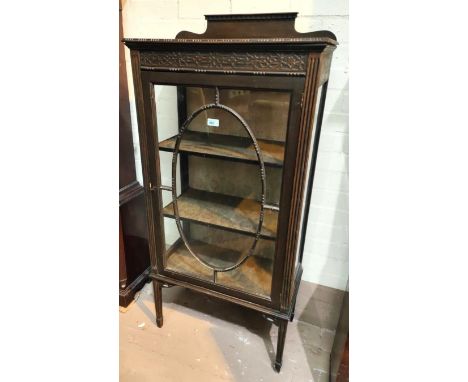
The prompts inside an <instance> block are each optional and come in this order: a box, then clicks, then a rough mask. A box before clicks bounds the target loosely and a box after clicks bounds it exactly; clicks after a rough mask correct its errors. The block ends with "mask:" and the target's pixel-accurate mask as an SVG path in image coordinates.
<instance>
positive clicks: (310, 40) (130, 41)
mask: <svg viewBox="0 0 468 382" xmlns="http://www.w3.org/2000/svg"><path fill="white" fill-rule="evenodd" d="M122 41H123V42H124V43H125V44H126V45H128V46H129V47H131V45H134V44H141V43H143V44H145V43H146V44H147V43H152V44H165V43H171V44H278V43H279V44H291V43H298V44H319V43H321V44H326V45H338V43H337V42H336V41H335V40H333V39H332V38H329V37H292V38H177V39H170V38H124V39H123V40H122Z"/></svg>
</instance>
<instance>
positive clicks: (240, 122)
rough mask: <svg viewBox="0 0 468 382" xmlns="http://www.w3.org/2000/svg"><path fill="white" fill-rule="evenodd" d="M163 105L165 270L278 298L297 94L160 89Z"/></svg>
mask: <svg viewBox="0 0 468 382" xmlns="http://www.w3.org/2000/svg"><path fill="white" fill-rule="evenodd" d="M155 102H156V112H157V123H158V137H159V147H158V149H159V154H160V158H161V159H160V163H161V169H160V172H161V183H163V184H164V185H165V186H168V187H167V190H166V191H163V214H164V221H165V223H164V226H165V227H164V228H165V240H166V253H165V255H164V256H165V257H164V263H165V269H166V270H168V271H171V272H173V273H180V274H183V275H185V276H190V277H193V278H197V279H201V280H203V281H206V282H210V283H215V284H219V285H222V286H225V287H228V288H232V289H235V290H239V291H242V292H246V293H250V294H254V295H257V296H261V297H264V298H269V297H270V295H271V281H272V273H273V263H274V254H275V248H276V239H277V238H276V231H277V224H278V209H279V200H280V195H279V194H280V190H281V179H282V171H283V160H284V147H285V137H286V129H287V124H288V115H289V103H290V93H289V92H285V91H258V90H251V89H217V88H216V87H214V86H213V87H184V86H180V85H179V86H171V85H155ZM174 163H175V164H176V167H175V169H176V172H175V176H173V165H174ZM174 187H175V188H176V189H175V193H173V192H172V188H174Z"/></svg>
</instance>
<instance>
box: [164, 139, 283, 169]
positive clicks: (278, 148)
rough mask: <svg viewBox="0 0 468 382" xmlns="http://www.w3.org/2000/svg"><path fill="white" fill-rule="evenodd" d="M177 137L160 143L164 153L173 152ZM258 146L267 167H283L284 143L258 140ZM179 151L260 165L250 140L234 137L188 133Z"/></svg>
mask: <svg viewBox="0 0 468 382" xmlns="http://www.w3.org/2000/svg"><path fill="white" fill-rule="evenodd" d="M176 138H177V136H173V137H171V138H169V139H166V140H165V141H162V142H160V143H159V149H160V150H162V151H170V152H173V151H174V148H175V142H176ZM257 142H258V146H259V147H260V151H261V154H262V158H263V162H264V163H265V165H269V166H274V167H282V166H283V159H284V143H282V142H274V141H265V140H261V139H258V140H257ZM179 151H180V152H183V153H189V154H192V155H198V156H206V157H212V158H222V159H230V160H237V161H241V162H249V163H258V158H257V154H256V152H255V149H254V147H253V144H252V141H251V140H250V139H249V138H243V137H235V136H232V135H222V134H207V133H198V132H193V131H186V132H185V133H184V135H183V137H182V140H181V142H180V147H179Z"/></svg>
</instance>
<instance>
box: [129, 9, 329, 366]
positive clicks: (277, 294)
mask: <svg viewBox="0 0 468 382" xmlns="http://www.w3.org/2000/svg"><path fill="white" fill-rule="evenodd" d="M296 16H297V14H296V13H278V14H251V15H211V16H206V19H207V22H208V25H207V29H206V31H205V32H204V33H203V34H195V33H190V32H180V33H179V34H178V35H177V37H176V38H175V39H170V40H168V39H133V38H127V39H124V42H125V44H126V45H127V46H128V48H129V49H130V54H131V63H132V71H133V82H134V89H135V99H136V107H137V117H138V128H139V135H140V147H141V156H142V167H143V177H144V189H145V199H146V207H147V225H148V237H149V246H150V257H151V266H152V268H151V275H150V276H151V278H152V279H153V286H154V296H155V305H156V317H157V318H156V322H157V325H158V326H159V327H161V326H162V324H163V312H162V287H164V286H174V285H177V286H182V287H186V288H190V289H192V290H195V291H198V292H201V293H205V294H208V295H210V296H214V297H217V298H220V299H224V300H228V301H231V302H233V303H236V304H239V305H242V306H245V307H248V308H251V309H255V310H257V311H258V312H261V313H263V314H264V315H265V316H266V318H268V319H270V320H273V321H274V322H275V323H276V324H277V325H278V326H279V334H278V344H277V352H276V353H277V354H276V362H275V365H274V367H275V369H276V370H277V371H279V370H280V368H281V364H282V354H283V347H284V342H285V336H286V329H287V324H288V321H289V320H291V321H292V319H293V317H294V306H295V298H296V294H297V291H298V288H299V283H300V280H301V274H302V266H301V262H302V252H303V247H304V235H305V230H306V226H307V219H308V212H309V211H308V210H309V208H308V207H309V201H310V196H311V192H312V185H313V178H314V170H315V161H316V156H317V149H318V144H319V138H320V129H321V122H322V116H323V110H324V105H325V97H326V92H327V84H328V76H329V72H330V64H331V59H332V53H333V50H334V49H335V47H336V45H337V41H336V37H335V35H334V34H333V33H331V32H328V31H318V32H310V33H298V32H296V30H295V28H294V22H295V18H296Z"/></svg>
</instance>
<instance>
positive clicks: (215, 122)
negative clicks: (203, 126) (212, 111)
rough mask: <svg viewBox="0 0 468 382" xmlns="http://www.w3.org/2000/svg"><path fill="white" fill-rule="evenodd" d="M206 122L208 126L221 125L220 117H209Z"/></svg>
mask: <svg viewBox="0 0 468 382" xmlns="http://www.w3.org/2000/svg"><path fill="white" fill-rule="evenodd" d="M206 123H207V125H208V126H213V127H219V119H216V118H208V120H207V122H206Z"/></svg>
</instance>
